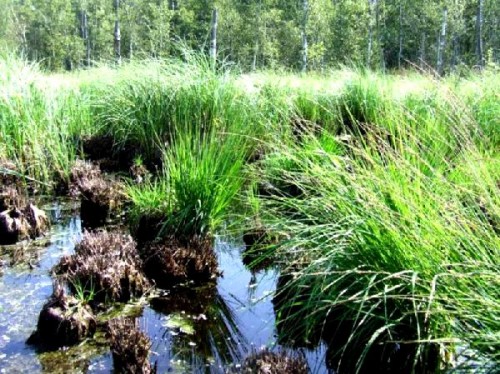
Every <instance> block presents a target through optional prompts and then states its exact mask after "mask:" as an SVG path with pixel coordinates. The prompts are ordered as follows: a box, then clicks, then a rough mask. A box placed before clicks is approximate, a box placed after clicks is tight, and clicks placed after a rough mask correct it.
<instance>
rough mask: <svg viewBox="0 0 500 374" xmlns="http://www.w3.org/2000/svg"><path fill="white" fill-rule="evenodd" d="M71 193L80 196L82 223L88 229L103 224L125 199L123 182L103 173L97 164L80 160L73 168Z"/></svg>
mask: <svg viewBox="0 0 500 374" xmlns="http://www.w3.org/2000/svg"><path fill="white" fill-rule="evenodd" d="M69 194H70V196H73V197H80V200H81V213H80V215H81V219H82V225H83V227H85V228H87V229H95V228H98V227H101V226H103V225H104V224H105V223H106V221H107V219H108V218H109V217H110V213H111V212H115V211H118V210H119V208H120V207H121V205H122V203H123V200H124V195H123V193H122V185H121V183H119V182H118V181H117V180H116V179H113V178H112V177H109V176H105V175H103V174H102V173H101V170H100V169H99V166H97V165H96V164H92V163H90V162H85V161H80V160H79V161H77V162H76V163H75V165H74V166H73V168H72V170H71V175H70V185H69Z"/></svg>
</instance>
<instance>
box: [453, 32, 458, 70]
mask: <svg viewBox="0 0 500 374" xmlns="http://www.w3.org/2000/svg"><path fill="white" fill-rule="evenodd" d="M452 43H453V57H452V59H451V67H452V68H454V67H455V66H457V64H458V62H459V58H458V55H459V52H460V43H459V39H458V35H457V34H455V33H454V34H453V38H452Z"/></svg>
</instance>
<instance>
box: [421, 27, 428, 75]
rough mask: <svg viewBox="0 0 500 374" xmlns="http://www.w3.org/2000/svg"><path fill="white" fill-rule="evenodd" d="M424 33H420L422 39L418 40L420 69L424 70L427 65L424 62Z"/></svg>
mask: <svg viewBox="0 0 500 374" xmlns="http://www.w3.org/2000/svg"><path fill="white" fill-rule="evenodd" d="M425 41H426V36H425V32H423V33H422V38H421V39H420V69H422V70H423V69H425V67H426V65H427V63H426V62H425V58H426V57H425Z"/></svg>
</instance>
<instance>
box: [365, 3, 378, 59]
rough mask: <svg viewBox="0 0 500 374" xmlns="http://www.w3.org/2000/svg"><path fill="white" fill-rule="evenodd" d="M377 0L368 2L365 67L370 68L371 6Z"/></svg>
mask: <svg viewBox="0 0 500 374" xmlns="http://www.w3.org/2000/svg"><path fill="white" fill-rule="evenodd" d="M376 1H377V0H368V50H367V51H366V67H368V68H369V67H370V64H371V60H372V48H373V21H372V18H373V5H374V4H375V2H376Z"/></svg>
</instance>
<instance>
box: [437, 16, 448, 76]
mask: <svg viewBox="0 0 500 374" xmlns="http://www.w3.org/2000/svg"><path fill="white" fill-rule="evenodd" d="M447 22H448V9H447V8H446V7H445V8H444V9H443V23H442V24H441V32H440V33H439V40H438V50H437V64H436V70H437V73H438V75H443V71H444V51H445V48H446V26H447Z"/></svg>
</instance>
